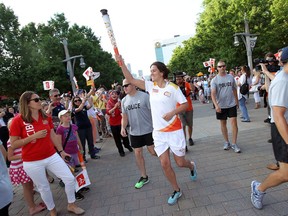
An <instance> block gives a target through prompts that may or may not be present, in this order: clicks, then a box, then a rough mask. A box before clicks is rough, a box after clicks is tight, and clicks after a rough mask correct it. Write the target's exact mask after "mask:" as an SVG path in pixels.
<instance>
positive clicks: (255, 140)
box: [10, 97, 288, 216]
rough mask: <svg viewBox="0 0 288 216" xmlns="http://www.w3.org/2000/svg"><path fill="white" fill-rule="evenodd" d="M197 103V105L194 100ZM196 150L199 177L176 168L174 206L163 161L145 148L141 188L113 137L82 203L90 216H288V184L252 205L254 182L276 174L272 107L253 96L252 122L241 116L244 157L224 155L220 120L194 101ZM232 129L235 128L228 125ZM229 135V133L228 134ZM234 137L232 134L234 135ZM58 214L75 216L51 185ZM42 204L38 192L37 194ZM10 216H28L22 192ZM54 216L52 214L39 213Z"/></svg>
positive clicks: (92, 169)
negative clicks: (259, 205) (268, 120)
mask: <svg viewBox="0 0 288 216" xmlns="http://www.w3.org/2000/svg"><path fill="white" fill-rule="evenodd" d="M193 102H194V101H193ZM193 104H194V110H195V111H194V131H193V139H194V142H195V145H194V146H189V147H188V148H189V152H188V153H187V158H191V159H193V160H195V161H196V162H197V168H198V179H197V181H195V182H191V181H190V179H189V171H188V170H187V169H180V168H178V167H176V165H175V163H174V160H173V159H172V161H173V167H175V172H176V175H177V179H178V183H179V185H180V188H181V191H182V192H183V195H182V197H181V198H180V199H179V201H178V203H177V204H176V205H174V206H169V205H168V204H167V199H168V197H169V196H170V194H171V193H172V192H173V190H172V188H171V187H170V185H169V183H168V182H167V180H166V178H165V177H164V174H163V172H162V170H161V166H160V163H159V159H158V158H157V157H152V156H150V155H149V154H148V153H147V150H145V159H146V168H147V173H148V176H149V179H150V183H149V184H147V185H145V186H144V187H143V188H141V189H135V188H134V184H135V183H136V181H138V179H139V177H140V175H139V171H138V169H137V166H136V162H135V158H134V154H133V153H130V152H129V151H126V156H125V157H123V158H122V157H120V156H119V155H118V153H117V150H116V146H115V144H114V141H113V139H112V138H107V139H105V140H104V142H102V143H100V144H99V145H98V147H99V146H101V147H102V151H101V152H100V155H101V159H99V160H89V162H88V163H87V169H88V173H89V176H90V180H91V182H92V184H91V186H90V188H91V191H90V192H89V193H87V194H85V199H84V200H82V201H79V202H77V203H78V204H79V206H81V207H83V208H84V209H85V210H86V214H85V215H88V216H106V215H111V216H156V215H165V216H172V215H173V216H184V215H185V216H194V215H195V216H202V215H203V216H206V215H207V216H215V215H226V216H228V215H229V216H236V215H237V216H240V215H243V216H252V215H255V216H256V215H269V216H273V215H275V216H279V215H288V203H287V202H288V189H287V184H283V185H281V186H279V187H276V188H274V189H269V190H268V191H267V195H266V196H265V198H264V208H263V209H262V210H256V209H254V208H253V206H252V205H251V203H250V183H251V181H252V180H254V179H257V180H259V181H262V180H263V179H264V178H265V177H266V176H267V175H268V174H269V173H270V172H271V171H269V170H268V169H266V168H265V167H266V165H267V164H268V163H271V162H274V156H273V152H272V144H271V143H267V140H268V139H269V138H270V126H269V124H266V123H264V122H263V120H264V119H266V118H267V109H266V108H261V109H258V110H255V109H254V101H253V97H251V99H249V103H248V109H249V114H250V116H251V123H242V122H241V121H240V118H238V120H239V121H238V127H239V134H238V144H239V146H240V148H241V150H242V153H241V154H237V153H234V152H233V151H232V150H229V151H224V150H223V149H222V148H223V138H222V136H221V131H220V123H219V122H218V121H217V120H216V118H215V110H214V109H212V104H211V103H210V104H204V105H203V104H200V103H199V102H194V103H193ZM228 128H229V131H230V124H229V122H228ZM229 134H230V133H229ZM230 136H231V134H230ZM51 188H52V190H53V195H54V200H55V203H56V208H57V210H58V211H59V215H70V214H68V213H67V211H66V206H67V199H66V195H65V193H64V190H63V188H61V187H60V186H59V184H58V180H57V179H56V178H55V182H54V183H53V184H51ZM35 198H36V199H37V201H38V202H39V201H40V200H41V199H40V197H39V194H36V195H35ZM10 213H11V215H28V213H27V207H25V202H24V200H23V193H22V188H21V186H20V187H17V188H15V198H14V202H13V204H12V205H11V207H10ZM38 215H40V216H43V215H49V213H48V211H47V210H46V211H44V212H42V213H40V214H38Z"/></svg>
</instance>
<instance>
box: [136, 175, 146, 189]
mask: <svg viewBox="0 0 288 216" xmlns="http://www.w3.org/2000/svg"><path fill="white" fill-rule="evenodd" d="M148 182H149V179H148V176H146V178H144V177H142V176H141V178H140V179H139V181H138V182H137V183H136V184H135V188H136V189H140V188H142V187H143V186H144V185H145V184H147V183H148Z"/></svg>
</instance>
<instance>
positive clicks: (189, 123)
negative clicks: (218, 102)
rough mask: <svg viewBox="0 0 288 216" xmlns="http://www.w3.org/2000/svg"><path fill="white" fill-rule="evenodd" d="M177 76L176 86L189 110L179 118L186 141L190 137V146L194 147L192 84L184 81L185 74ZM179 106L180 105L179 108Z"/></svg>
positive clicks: (178, 73) (179, 73)
mask: <svg viewBox="0 0 288 216" xmlns="http://www.w3.org/2000/svg"><path fill="white" fill-rule="evenodd" d="M175 76H176V84H177V85H178V86H179V87H180V89H181V91H182V93H183V95H184V96H185V98H186V100H187V103H188V108H187V109H186V110H185V111H184V112H182V113H179V117H180V119H181V122H182V126H183V131H184V135H185V139H187V137H188V142H189V145H190V146H192V145H194V141H193V139H192V132H193V105H192V100H191V93H192V90H191V86H190V84H189V83H188V82H186V81H185V80H184V77H185V76H186V73H185V72H177V73H175ZM179 105H180V104H179V103H178V104H177V106H179ZM186 127H187V128H188V136H187V135H186ZM186 151H188V148H187V145H186Z"/></svg>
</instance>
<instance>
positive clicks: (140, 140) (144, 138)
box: [130, 132, 154, 148]
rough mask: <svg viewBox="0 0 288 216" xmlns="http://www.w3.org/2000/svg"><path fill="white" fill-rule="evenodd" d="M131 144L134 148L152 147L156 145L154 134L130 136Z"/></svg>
mask: <svg viewBox="0 0 288 216" xmlns="http://www.w3.org/2000/svg"><path fill="white" fill-rule="evenodd" d="M130 142H131V146H132V147H133V148H141V147H143V146H151V145H153V144H154V140H153V137H152V132H151V133H149V134H144V135H141V136H133V135H130Z"/></svg>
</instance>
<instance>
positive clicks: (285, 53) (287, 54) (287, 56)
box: [281, 47, 288, 62]
mask: <svg viewBox="0 0 288 216" xmlns="http://www.w3.org/2000/svg"><path fill="white" fill-rule="evenodd" d="M281 61H282V62H287V61H288V47H285V48H283V49H282V54H281Z"/></svg>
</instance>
